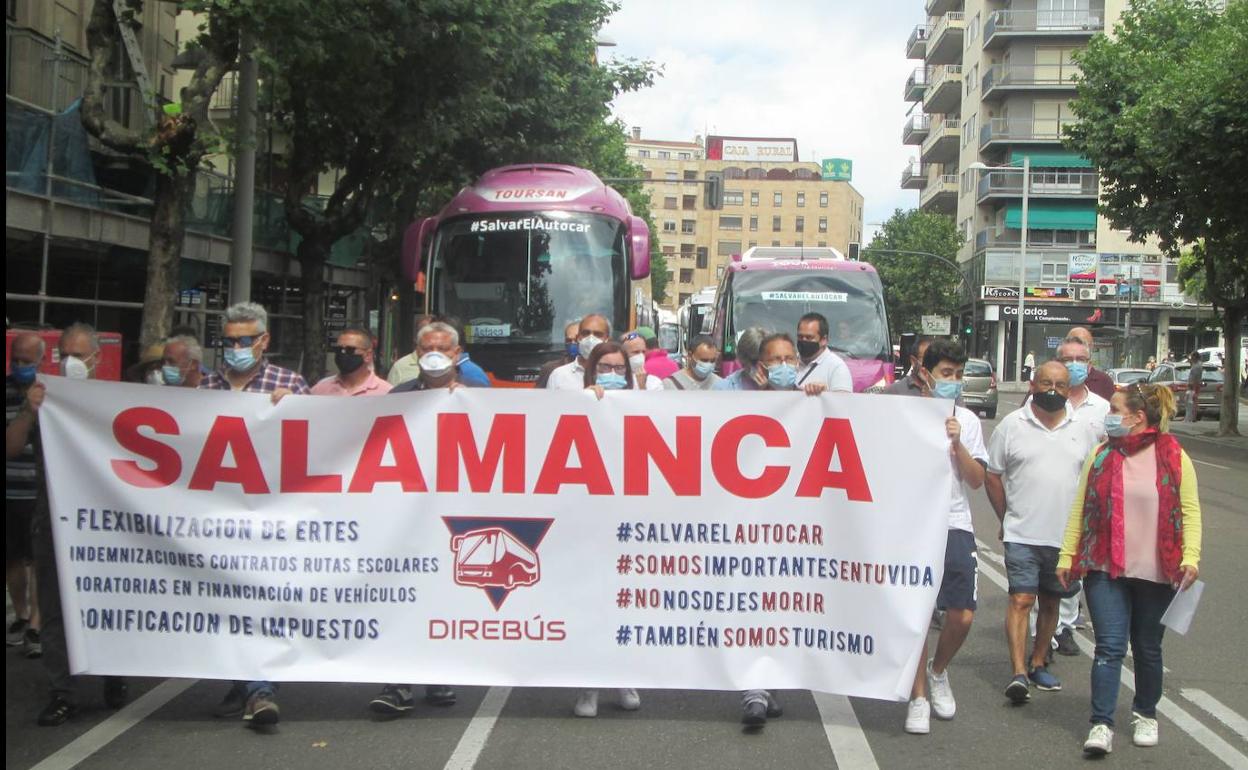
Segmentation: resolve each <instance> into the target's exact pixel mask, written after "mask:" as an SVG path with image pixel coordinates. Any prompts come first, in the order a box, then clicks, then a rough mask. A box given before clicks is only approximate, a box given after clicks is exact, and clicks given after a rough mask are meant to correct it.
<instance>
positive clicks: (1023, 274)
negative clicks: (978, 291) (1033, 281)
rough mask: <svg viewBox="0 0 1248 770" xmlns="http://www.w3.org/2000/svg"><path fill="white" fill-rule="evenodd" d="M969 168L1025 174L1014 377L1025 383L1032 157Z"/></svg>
mask: <svg viewBox="0 0 1248 770" xmlns="http://www.w3.org/2000/svg"><path fill="white" fill-rule="evenodd" d="M968 168H970V169H971V170H972V171H1021V172H1022V174H1023V212H1022V213H1023V218H1022V221H1021V222H1019V226H1020V228H1021V231H1022V236H1021V237H1020V238H1019V239H1018V243H1019V248H1018V328H1017V335H1016V336H1017V339H1016V340H1015V342H1016V344H1015V350H1014V376H1015V378H1016V379H1017V380H1018V381H1019V382H1022V381H1023V312H1024V308H1023V297H1024V296H1025V295H1026V293H1027V223H1028V218H1027V213H1028V212H1027V204H1028V203H1029V202H1030V200H1029V199H1030V193H1031V156H1030V155H1024V156H1023V167H1022V168H1021V169H1020V168H1019V167H1017V166H986V165H984V164H983V163H981V162H979V161H976V162H974V163H972V164H971V165H970V166H969V167H968Z"/></svg>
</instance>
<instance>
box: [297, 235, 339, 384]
mask: <svg viewBox="0 0 1248 770" xmlns="http://www.w3.org/2000/svg"><path fill="white" fill-rule="evenodd" d="M332 246H333V243H332V242H326V241H324V240H322V239H321V238H320V237H318V234H316V233H312V234H310V235H305V236H303V240H301V241H300V242H299V250H298V254H297V256H298V258H299V286H300V288H301V289H302V293H303V376H304V379H306V380H307V381H308V383H309V384H313V383H316V382H317V381H318V380H320V379H321V378H322V377H324V376H325V349H326V344H325V339H326V338H325V263H326V262H328V260H329V250H330V248H331V247H332Z"/></svg>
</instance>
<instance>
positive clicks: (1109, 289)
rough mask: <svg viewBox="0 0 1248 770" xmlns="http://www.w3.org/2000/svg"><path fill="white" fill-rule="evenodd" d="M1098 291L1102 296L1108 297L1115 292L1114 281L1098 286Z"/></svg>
mask: <svg viewBox="0 0 1248 770" xmlns="http://www.w3.org/2000/svg"><path fill="white" fill-rule="evenodd" d="M1096 291H1097V293H1099V294H1100V295H1101V296H1102V297H1108V296H1110V295H1112V294H1113V293H1114V285H1113V284H1112V283H1103V284H1101V285H1100V286H1098V287H1096Z"/></svg>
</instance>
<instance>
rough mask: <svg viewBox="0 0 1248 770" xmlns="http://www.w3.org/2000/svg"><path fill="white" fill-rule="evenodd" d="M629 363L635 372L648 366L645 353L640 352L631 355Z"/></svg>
mask: <svg viewBox="0 0 1248 770" xmlns="http://www.w3.org/2000/svg"><path fill="white" fill-rule="evenodd" d="M628 365H629V366H630V367H632V369H633V371H634V372H640V371H641V370H642V369H645V368H646V355H645V353H638V354H637V355H634V356H629V357H628Z"/></svg>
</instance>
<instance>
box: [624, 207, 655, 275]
mask: <svg viewBox="0 0 1248 770" xmlns="http://www.w3.org/2000/svg"><path fill="white" fill-rule="evenodd" d="M628 236H629V245H630V246H631V249H630V250H629V254H628V264H629V272H630V273H631V274H632V278H633V280H634V281H637V280H641V279H642V278H645V277H646V276H648V275H650V226H649V225H647V224H646V220H644V219H642V218H641V217H638V216H632V217H629V218H628Z"/></svg>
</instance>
